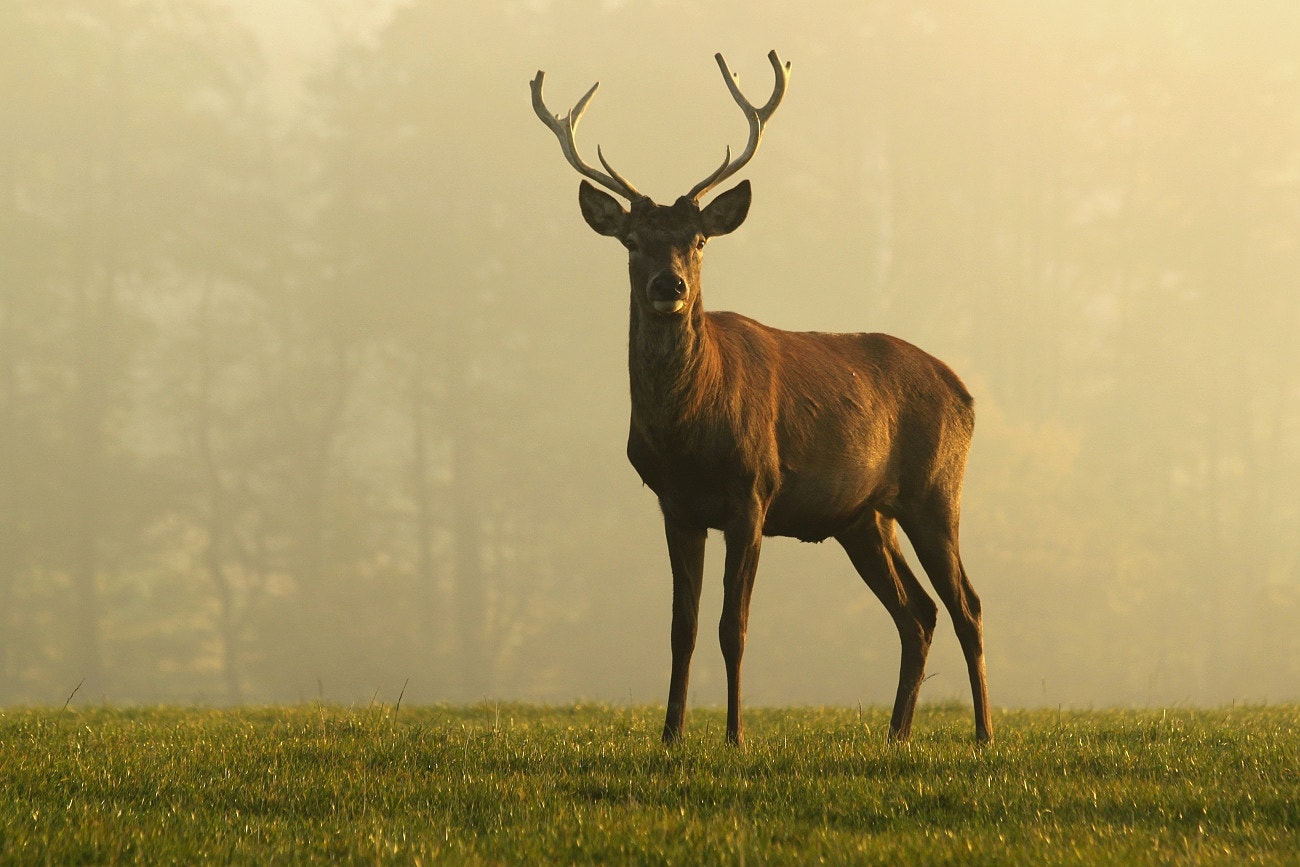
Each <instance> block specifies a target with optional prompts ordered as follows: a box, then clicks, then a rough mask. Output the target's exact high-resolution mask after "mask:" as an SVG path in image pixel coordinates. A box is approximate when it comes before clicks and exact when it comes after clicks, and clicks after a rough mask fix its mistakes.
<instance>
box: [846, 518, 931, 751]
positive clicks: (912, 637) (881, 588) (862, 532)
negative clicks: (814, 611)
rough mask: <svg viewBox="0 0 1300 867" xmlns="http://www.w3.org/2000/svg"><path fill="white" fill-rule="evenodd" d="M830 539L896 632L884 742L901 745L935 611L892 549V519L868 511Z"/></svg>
mask: <svg viewBox="0 0 1300 867" xmlns="http://www.w3.org/2000/svg"><path fill="white" fill-rule="evenodd" d="M835 538H836V540H837V541H838V542H839V543H840V545H842V546H843V547H844V550H845V551H846V552H847V553H848V555H849V559H850V560H851V561H852V562H853V567H854V568H855V569H857V571H858V574H859V575H861V576H862V580H863V581H864V582H866V585H867V586H868V587H869V588H871V592H872V593H875V594H876V597H877V598H878V599H879V600H880V601H881V602H882V603H883V604H884V606H885V609H886V610H887V611H888V612H889V616H890V617H892V618H893V620H894V626H895V627H897V629H898V638H899V641H900V643H901V645H902V656H901V660H900V662H899V669H898V692H897V694H896V695H895V697H894V713H893V716H892V717H891V719H890V721H889V739H890V740H891V741H905V740H907V738H908V735H910V734H911V731H912V716H913V715H914V714H915V713H916V698H917V695H918V694H919V693H920V690H921V681H922V680H923V679H924V678H925V660H926V656H927V655H928V654H929V652H930V641H931V640H932V639H933V637H934V625H935V619H936V616H937V613H938V609H937V608H936V606H935V604H934V600H932V599H931V598H930V596H929V594H927V593H926V592H925V589H924V588H923V587H921V584H920V582H919V581H917V580H916V576H915V575H913V574H912V570H911V569H910V568H909V567H908V565H907V561H906V559H904V557H903V552H902V550H901V549H900V548H899V547H898V533H897V527H896V525H895V523H894V520H893V519H892V518H887V517H885V516H884V515H882V514H880V513H879V512H874V511H873V512H871V513H869V514H867V515H864V516H863V517H862V518H861V519H860V520H858V521H857V523H855V524H853V525H852V526H851V527H849V529H847V530H845V531H844V532H842V533H840V534H839V535H838V536H836V537H835Z"/></svg>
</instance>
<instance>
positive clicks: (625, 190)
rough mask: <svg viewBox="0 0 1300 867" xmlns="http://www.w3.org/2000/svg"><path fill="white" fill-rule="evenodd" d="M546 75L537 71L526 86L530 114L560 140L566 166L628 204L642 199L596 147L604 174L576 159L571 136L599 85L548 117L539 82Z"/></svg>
mask: <svg viewBox="0 0 1300 867" xmlns="http://www.w3.org/2000/svg"><path fill="white" fill-rule="evenodd" d="M545 77H546V73H545V72H542V71H541V70H540V69H539V70H537V77H536V78H534V79H533V80H532V82H531V84H530V86H531V87H532V89H533V111H535V112H537V116H538V117H540V118H541V119H542V123H544V124H546V125H547V126H548V127H550V128H551V132H553V133H555V137H556V138H557V139H559V140H560V150H562V151H564V158H565V159H567V160H568V161H569V165H571V166H573V167H574V168H575V169H577V170H578V172H579V174H581V175H582V176H583V177H586V178H590V179H591V180H593V181H595V182H596V183H598V184H600V185H601V186H602V187H604V188H606V189H607V190H609V191H611V192H613V193H617V194H618V195H620V196H622V197H623V198H625V199H627V200H628V201H629V202H631V201H635V200H636V199H640V198H643V196H642V194H641V193H640V192H638V191H637V188H636V187H634V186H632V185H631V184H630V183H628V182H627V179H626V178H624V177H623V176H622V175H620V174H619V173H618V172H616V171H614V169H613V167H612V166H610V164H609V163H607V162H606V161H605V155H604V154H603V153H601V152H600V146H599V145H597V147H596V156H597V157H599V158H600V164H601V165H602V166H604V167H605V172H609V174H605V172H602V171H601V170H600V169H596V168H593V167H591V166H589V165H587V164H586V163H585V162H584V161H583V159H582V157H580V156H578V145H577V142H575V141H574V139H573V135H574V132H575V131H576V130H577V128H578V121H579V120H581V119H582V113H583V112H584V111H586V109H587V103H588V102H590V101H591V98H592V97H593V96H595V95H596V88H598V87H600V82H596V83H595V84H593V85H592V86H591V90H589V91H587V93H586V95H585V96H583V98H582V99H580V100H578V104H577V105H575V106H574V107H573V108H571V109H569V113H568V114H567V115H560V114H551V110H550V109H548V108H547V107H546V103H544V102H543V101H542V80H543V79H544V78H545Z"/></svg>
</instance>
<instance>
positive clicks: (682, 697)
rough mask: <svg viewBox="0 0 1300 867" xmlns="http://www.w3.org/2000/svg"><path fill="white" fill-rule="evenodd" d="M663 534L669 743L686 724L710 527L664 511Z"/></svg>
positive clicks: (667, 739)
mask: <svg viewBox="0 0 1300 867" xmlns="http://www.w3.org/2000/svg"><path fill="white" fill-rule="evenodd" d="M664 534H665V535H666V536H667V538H668V559H669V561H670V562H671V564H672V570H673V625H672V651H673V667H672V677H671V680H670V681H669V684H668V715H667V717H666V718H665V719H664V734H663V739H664V743H665V744H670V743H672V742H673V741H676V740H677V739H678V738H680V737H681V736H682V732H683V730H684V729H685V727H686V687H687V683H688V681H689V679H690V671H691V654H692V653H693V652H694V651H695V636H696V633H697V631H698V626H699V614H700V587H701V586H702V583H703V580H704V543H705V541H706V539H707V530H705V529H703V528H699V527H690V526H686V525H684V524H682V523H680V522H679V521H675V520H674V519H672V518H671V517H669V516H668V515H667V514H665V515H664Z"/></svg>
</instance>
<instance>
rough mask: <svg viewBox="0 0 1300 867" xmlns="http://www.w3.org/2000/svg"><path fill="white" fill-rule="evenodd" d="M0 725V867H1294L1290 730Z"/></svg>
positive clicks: (258, 721)
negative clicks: (732, 739) (82, 866)
mask: <svg viewBox="0 0 1300 867" xmlns="http://www.w3.org/2000/svg"><path fill="white" fill-rule="evenodd" d="M968 713H969V712H968V711H966V710H963V709H961V708H936V707H922V708H921V709H920V710H919V711H918V715H917V726H916V729H915V731H914V734H913V740H912V743H911V744H910V745H908V746H904V747H899V746H890V745H887V744H886V743H885V739H884V732H885V726H886V724H887V712H886V711H883V710H869V711H866V712H859V711H857V710H845V709H829V710H828V709H793V710H751V711H749V712H748V713H747V718H746V722H747V724H748V736H749V742H748V744H747V746H746V747H745V748H744V749H743V750H741V751H737V750H734V749H730V748H727V747H725V746H724V745H723V743H722V729H723V724H724V723H723V718H722V716H721V715H720V714H719V713H718V712H716V711H709V710H695V711H692V713H691V716H690V718H689V721H688V723H689V726H690V727H689V729H688V733H687V737H686V739H685V741H684V742H683V743H682V744H680V745H678V746H676V747H674V748H672V749H667V750H666V749H664V748H663V747H661V746H660V745H659V743H658V732H659V727H660V725H661V723H662V720H661V716H660V714H661V711H660V710H658V709H653V708H622V707H604V706H594V707H586V706H580V707H567V708H539V707H531V706H521V705H500V706H494V705H484V706H478V707H472V708H406V707H402V708H400V709H395V708H392V707H387V706H375V707H371V708H358V709H349V708H340V707H330V706H324V707H320V706H297V707H275V708H267V709H256V710H250V709H239V710H195V709H138V710H136V709H131V710H127V709H113V708H102V709H90V710H61V711H56V710H8V711H0V790H2V791H3V798H2V799H0V861H3V862H5V863H14V862H20V863H39V862H42V861H48V862H59V863H66V862H87V861H88V862H96V863H100V862H115V861H146V862H150V863H158V862H166V861H173V862H192V861H195V860H198V859H207V860H215V861H221V862H229V861H235V862H244V863H251V862H257V863H265V862H282V863H283V862H290V861H292V862H301V861H308V860H318V861H326V860H328V861H339V860H341V861H352V862H355V861H367V862H371V861H378V862H397V863H410V862H417V861H421V862H429V861H442V862H451V863H485V862H487V863H521V864H522V863H539V862H551V863H555V862H560V863H573V862H606V863H626V862H632V863H673V864H694V863H706V864H732V863H737V864H738V863H745V862H748V863H751V864H753V863H764V864H770V863H810V862H814V861H817V860H826V861H831V862H839V863H848V862H852V863H889V864H899V863H907V864H934V863H942V862H961V863H1019V864H1030V863H1033V864H1049V863H1126V864H1127V863H1149V864H1159V863H1225V864H1227V863H1234V864H1235V863H1242V862H1249V861H1254V862H1263V863H1290V864H1300V707H1298V706H1294V705H1287V706H1279V707H1241V708H1231V709H1229V708H1224V709H1219V710H1170V711H1160V710H1155V711H1095V712H1065V713H1058V712H1057V711H1024V712H1020V711H1017V712H1006V713H1001V714H999V715H998V716H996V717H995V725H996V726H997V731H996V735H997V740H996V742H995V743H993V744H992V745H991V746H988V747H985V748H977V747H976V746H975V745H974V743H973V739H972V736H971V723H970V720H969V718H968Z"/></svg>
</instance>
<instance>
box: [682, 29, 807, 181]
mask: <svg viewBox="0 0 1300 867" xmlns="http://www.w3.org/2000/svg"><path fill="white" fill-rule="evenodd" d="M714 59H715V60H717V61H718V68H719V69H721V70H722V79H723V80H724V81H725V82H726V83H727V89H728V90H729V91H731V98H732V99H734V100H735V101H736V104H737V105H739V106H740V109H741V111H743V112H744V113H745V119H746V120H748V121H749V142H748V144H746V145H745V150H744V151H743V152H741V154H740V157H739V158H737V159H736V161H735V162H732V161H731V148H727V156H726V157H725V158H724V159H723V161H722V165H721V166H719V167H718V169H717V171H715V172H714V173H713V174H711V175H709V176H708V177H707V178H705V179H704V180H702V181H700V182H699V183H698V184H696V185H695V186H694V187H692V188H691V191H690V192H689V193H687V194H686V195H687V197H688V198H690V199H692V200H694V201H699V199H700V197H701V196H703V195H704V194H705V193H707V192H708V191H709V190H711V189H713V188H714V187H716V186H717V185H718V184H720V183H722V182H723V181H725V180H726V179H727V178H729V177H731V176H732V175H734V174H735V173H736V172H738V171H740V170H741V169H742V168H744V167H745V164H746V163H748V162H749V161H750V160H751V159H753V158H754V153H755V152H756V151H757V150H758V143H759V142H760V141H761V140H762V138H763V130H764V128H765V127H766V126H767V121H768V118H770V117H771V116H772V115H773V113H775V112H776V109H777V106H779V105H780V104H781V100H782V99H784V98H785V89H786V87H787V86H788V85H789V84H790V64H789V63H786V64H784V65H783V64H782V63H781V59H780V58H779V57H777V56H776V52H775V51H769V52H768V54H767V59H768V61H769V62H770V63H771V64H772V71H773V72H774V73H776V84H775V85H774V86H773V88H772V95H771V97H769V98H768V100H767V102H766V103H764V104H763V106H762V107H761V108H756V107H755V106H754V104H753V103H751V102H750V101H749V100H748V99H746V98H745V95H744V94H743V93H741V92H740V85H739V84H738V83H737V81H738V77H737V75H736V74H735V73H734V72H732V71H731V70H730V69H729V68H728V67H727V61H726V60H724V59H723V57H722V55H721V54H715V55H714Z"/></svg>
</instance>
